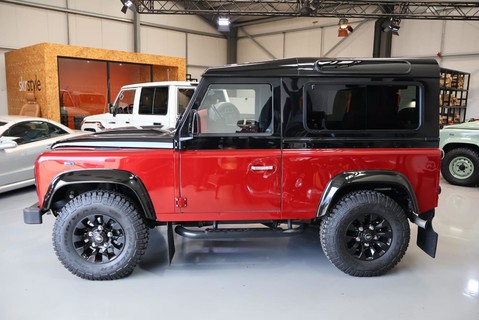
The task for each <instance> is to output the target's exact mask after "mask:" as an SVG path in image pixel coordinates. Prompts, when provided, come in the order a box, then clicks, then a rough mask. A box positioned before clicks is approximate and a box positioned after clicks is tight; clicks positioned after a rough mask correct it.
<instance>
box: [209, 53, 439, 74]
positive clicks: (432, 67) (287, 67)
mask: <svg viewBox="0 0 479 320" xmlns="http://www.w3.org/2000/svg"><path fill="white" fill-rule="evenodd" d="M209 76H213V77H217V76H221V77H271V76H273V77H274V76H280V77H284V76H289V77H297V76H309V77H331V76H334V77H341V76H347V77H354V76H382V77H388V76H392V77H408V78H409V77H416V78H437V77H439V66H438V64H437V62H436V60H434V59H414V58H408V59H400V58H364V59H363V58H352V59H330V58H287V59H276V60H270V61H260V62H250V63H243V64H232V65H226V66H222V67H213V68H209V69H207V70H206V71H205V73H204V74H203V77H209Z"/></svg>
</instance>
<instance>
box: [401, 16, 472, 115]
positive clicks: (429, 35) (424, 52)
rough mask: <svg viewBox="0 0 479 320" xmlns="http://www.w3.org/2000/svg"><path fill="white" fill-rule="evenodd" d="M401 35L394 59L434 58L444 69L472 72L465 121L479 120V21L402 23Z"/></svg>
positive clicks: (410, 21)
mask: <svg viewBox="0 0 479 320" xmlns="http://www.w3.org/2000/svg"><path fill="white" fill-rule="evenodd" d="M399 34H400V35H399V36H394V37H393V43H392V56H393V57H403V56H409V57H432V58H436V60H437V61H438V63H439V65H440V66H441V67H443V68H449V69H455V70H459V71H464V72H469V73H471V76H470V85H469V97H468V104H467V112H466V119H469V118H479V22H478V21H425V20H403V21H401V29H400V30H399ZM439 52H440V53H441V54H440V57H439V56H438V53H439Z"/></svg>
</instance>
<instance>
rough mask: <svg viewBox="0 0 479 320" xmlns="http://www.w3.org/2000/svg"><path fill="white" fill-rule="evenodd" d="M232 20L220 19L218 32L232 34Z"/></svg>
mask: <svg viewBox="0 0 479 320" xmlns="http://www.w3.org/2000/svg"><path fill="white" fill-rule="evenodd" d="M230 24H231V22H230V18H227V17H219V18H218V31H220V32H230Z"/></svg>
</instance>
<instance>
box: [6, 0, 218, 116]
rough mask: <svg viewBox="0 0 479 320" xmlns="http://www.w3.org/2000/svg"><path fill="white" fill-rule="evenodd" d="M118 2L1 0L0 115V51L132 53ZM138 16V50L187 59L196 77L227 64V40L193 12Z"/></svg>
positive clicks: (129, 19) (128, 21)
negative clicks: (41, 47) (56, 46)
mask: <svg viewBox="0 0 479 320" xmlns="http://www.w3.org/2000/svg"><path fill="white" fill-rule="evenodd" d="M121 7H122V5H121V2H120V1H118V0H101V1H98V0H30V1H28V2H27V1H23V0H15V1H12V2H9V3H5V2H1V0H0V30H2V31H1V32H0V114H7V113H8V106H7V95H6V75H5V57H4V53H5V52H7V51H9V50H14V49H17V48H22V47H26V46H30V45H34V44H38V43H42V42H51V43H60V44H71V45H76V46H85V47H95V48H103V49H112V50H121V51H134V46H135V43H134V24H133V17H134V15H133V12H131V11H128V12H127V14H123V13H122V12H121ZM139 17H140V52H141V53H148V54H158V55H170V56H176V57H183V58H186V59H187V73H190V74H191V75H192V77H193V78H197V79H199V78H200V77H201V74H202V73H203V71H204V70H205V69H206V68H207V67H209V66H216V65H223V64H225V63H226V45H227V41H226V39H225V38H224V37H223V36H222V35H221V34H220V33H219V32H218V31H216V29H215V28H214V27H213V26H211V25H209V24H208V23H206V22H205V21H204V20H202V19H201V18H199V17H197V16H191V15H149V14H142V15H139Z"/></svg>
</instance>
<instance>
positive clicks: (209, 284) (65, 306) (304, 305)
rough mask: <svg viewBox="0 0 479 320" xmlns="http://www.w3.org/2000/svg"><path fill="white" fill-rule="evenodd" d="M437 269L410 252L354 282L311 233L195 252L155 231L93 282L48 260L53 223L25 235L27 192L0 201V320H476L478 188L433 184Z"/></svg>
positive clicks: (30, 193)
mask: <svg viewBox="0 0 479 320" xmlns="http://www.w3.org/2000/svg"><path fill="white" fill-rule="evenodd" d="M441 185H442V188H443V192H442V194H441V196H440V205H439V208H438V210H437V213H436V219H435V223H434V227H435V229H436V231H437V232H438V233H439V237H440V238H439V246H438V253H437V257H436V259H432V258H430V257H429V256H427V255H426V254H424V253H423V252H422V251H421V250H420V249H419V248H418V247H417V246H416V244H415V237H416V231H415V227H414V226H411V227H412V230H413V232H412V238H411V243H410V246H409V249H408V252H407V253H406V256H405V257H404V258H403V260H402V261H401V262H400V264H399V265H398V266H397V267H396V268H395V269H393V270H392V271H391V272H389V273H388V274H387V275H385V276H382V277H377V278H354V277H351V276H348V275H346V274H343V273H342V272H340V271H339V270H337V269H336V268H335V267H334V266H332V265H331V264H330V263H329V262H328V260H327V259H326V257H325V256H324V254H323V252H322V250H321V246H320V243H319V240H318V237H317V230H314V229H310V230H308V231H307V232H306V233H305V234H303V235H301V236H297V237H294V238H288V239H263V240H231V241H200V240H187V239H182V238H181V237H178V236H176V245H177V248H176V249H177V252H176V256H175V258H174V260H173V264H172V265H171V266H168V264H167V260H166V243H165V240H164V237H163V235H164V233H165V230H164V228H163V227H162V228H158V229H155V230H152V231H151V237H150V243H149V247H148V251H147V253H146V255H145V256H144V259H143V261H142V262H141V264H140V265H139V266H138V267H137V268H136V269H135V271H134V273H133V274H132V275H131V276H130V277H128V278H126V279H122V280H116V281H105V282H92V281H87V280H82V279H80V278H77V277H75V276H73V275H71V274H70V273H69V272H68V271H67V270H66V269H64V268H63V267H62V265H61V264H60V262H59V261H58V260H57V258H56V256H55V254H54V252H53V248H52V244H51V231H52V227H53V222H54V218H53V217H52V216H46V217H44V223H43V224H42V225H25V224H24V223H23V216H22V209H23V208H24V207H26V206H29V205H30V204H32V203H33V202H35V201H36V198H35V197H36V195H35V191H34V189H33V188H26V189H22V190H17V191H14V192H9V193H6V194H1V195H0V210H1V211H0V217H1V222H0V320H22V319H29V320H30V319H38V320H43V319H45V320H47V319H48V320H56V319H62V320H63V319H69V320H76V319H81V320H85V319H142V318H144V317H148V318H151V317H154V318H155V319H173V318H175V319H186V318H190V319H193V318H194V319H222V320H223V319H288V320H290V319H294V318H299V317H307V318H316V319H327V320H334V319H355V320H361V319H388V320H394V319H408V320H410V319H435V320H442V319H444V320H450V319H464V320H469V319H479V243H478V239H479V210H478V208H479V188H461V187H455V186H451V185H449V184H448V183H447V182H445V181H442V184H441Z"/></svg>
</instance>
